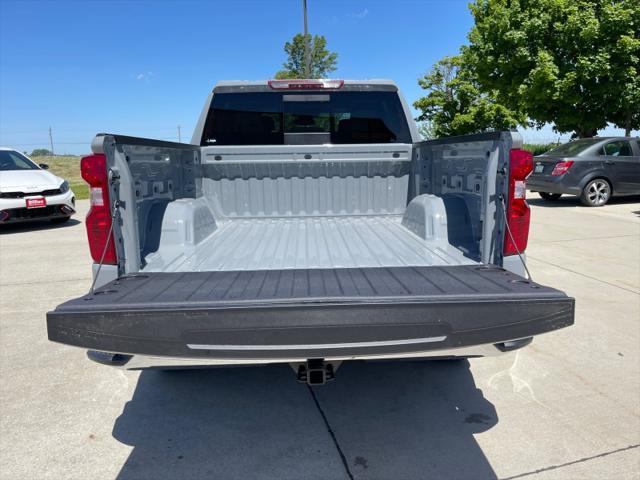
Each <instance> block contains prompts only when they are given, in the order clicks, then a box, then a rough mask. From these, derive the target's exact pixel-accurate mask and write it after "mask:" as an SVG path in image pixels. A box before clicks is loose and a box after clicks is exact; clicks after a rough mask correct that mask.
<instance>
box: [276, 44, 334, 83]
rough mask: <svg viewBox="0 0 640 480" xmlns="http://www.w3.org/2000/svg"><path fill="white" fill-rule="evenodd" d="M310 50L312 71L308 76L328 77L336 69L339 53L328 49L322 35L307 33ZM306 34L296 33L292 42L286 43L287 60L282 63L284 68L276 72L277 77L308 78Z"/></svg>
mask: <svg viewBox="0 0 640 480" xmlns="http://www.w3.org/2000/svg"><path fill="white" fill-rule="evenodd" d="M307 39H308V41H309V51H310V57H311V62H310V72H309V76H308V78H326V77H327V75H328V74H329V73H331V72H333V71H335V69H336V65H337V63H338V54H337V53H334V52H330V51H329V50H327V40H326V39H325V38H324V36H322V35H313V36H311V35H307ZM304 46H305V36H304V35H303V34H301V33H298V34H296V35H295V36H294V37H293V40H292V41H291V42H287V43H285V44H284V51H285V53H286V54H287V61H286V62H284V63H283V64H282V70H279V71H278V72H277V73H276V78H282V79H286V78H307V75H305V56H304V51H305V50H304Z"/></svg>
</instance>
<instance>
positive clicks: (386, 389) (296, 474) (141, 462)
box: [113, 361, 498, 480]
mask: <svg viewBox="0 0 640 480" xmlns="http://www.w3.org/2000/svg"><path fill="white" fill-rule="evenodd" d="M314 397H315V398H314ZM316 400H317V404H316ZM318 407H319V408H318ZM323 415H324V416H325V417H326V419H327V422H328V424H329V428H330V430H329V429H328V428H327V425H326V424H325V422H324V420H323ZM497 422H498V419H497V415H496V412H495V409H494V407H493V405H492V404H491V403H489V402H488V401H487V400H486V399H485V398H484V397H483V395H482V391H481V390H479V389H477V388H476V386H475V383H474V380H473V377H472V375H471V372H470V370H469V364H468V362H466V361H461V362H452V363H451V362H393V363H376V364H374V363H352V364H348V365H345V366H343V367H342V368H341V369H340V370H339V371H338V376H337V379H336V381H335V382H333V383H331V384H329V385H326V386H323V387H314V388H313V389H312V390H311V389H310V388H309V387H307V386H305V385H301V384H298V383H296V381H295V379H294V376H293V372H292V371H291V370H290V369H289V367H288V366H268V367H257V368H238V369H214V370H195V371H177V372H158V371H151V370H149V371H143V372H142V373H141V375H140V377H139V381H138V385H137V388H136V390H135V393H134V395H133V398H132V399H131V401H130V402H128V403H127V405H126V406H125V408H124V411H123V412H122V414H121V415H120V417H119V418H118V419H117V421H116V423H115V426H114V428H113V436H114V437H115V438H116V439H117V440H119V441H121V442H123V443H125V444H128V445H131V446H133V447H134V448H133V450H132V451H131V453H130V455H129V458H128V459H127V461H126V462H125V464H124V465H123V467H122V469H121V471H120V473H119V475H118V479H120V480H128V479H147V478H154V479H163V478H167V479H169V478H180V479H200V478H225V479H236V478H238V479H245V478H274V479H288V478H291V479H294V478H295V479H297V478H302V477H304V478H318V479H325V480H326V479H334V478H347V474H346V469H345V466H344V465H343V461H342V460H341V458H340V455H339V453H338V450H337V448H336V445H335V444H334V442H333V440H332V435H335V438H336V441H337V443H338V445H339V446H340V449H341V452H342V454H343V455H344V462H346V464H347V465H348V468H349V470H350V472H351V474H352V475H353V476H354V477H355V478H394V479H403V478H406V479H415V478H457V479H464V478H470V479H491V478H496V475H495V473H494V471H493V469H492V468H491V466H490V464H489V462H488V461H487V459H486V458H485V456H484V454H483V453H482V450H481V449H480V447H479V446H478V444H477V442H476V441H475V439H474V437H473V434H474V433H478V432H480V431H483V430H487V429H489V428H491V427H492V426H494V425H495V424H496V423H497Z"/></svg>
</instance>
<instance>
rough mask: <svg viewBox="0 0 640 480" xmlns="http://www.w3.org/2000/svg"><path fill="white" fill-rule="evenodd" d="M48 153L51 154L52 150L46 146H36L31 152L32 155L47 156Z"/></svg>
mask: <svg viewBox="0 0 640 480" xmlns="http://www.w3.org/2000/svg"><path fill="white" fill-rule="evenodd" d="M47 155H51V151H49V150H47V149H46V148H36V149H35V150H33V151H32V152H31V155H30V156H31V157H45V156H47Z"/></svg>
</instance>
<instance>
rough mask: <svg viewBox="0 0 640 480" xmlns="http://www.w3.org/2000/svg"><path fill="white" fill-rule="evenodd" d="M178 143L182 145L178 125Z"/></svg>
mask: <svg viewBox="0 0 640 480" xmlns="http://www.w3.org/2000/svg"><path fill="white" fill-rule="evenodd" d="M178 143H182V139H181V138H180V125H178Z"/></svg>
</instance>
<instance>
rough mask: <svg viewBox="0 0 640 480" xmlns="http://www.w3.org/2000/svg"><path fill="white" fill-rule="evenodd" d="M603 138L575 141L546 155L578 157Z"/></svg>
mask: <svg viewBox="0 0 640 480" xmlns="http://www.w3.org/2000/svg"><path fill="white" fill-rule="evenodd" d="M601 141H602V139H601V138H585V139H583V140H575V141H573V142H569V143H565V144H564V145H560V146H559V147H556V148H554V149H553V150H550V151H548V152H547V153H546V155H577V154H578V153H580V152H582V151H584V150H586V149H587V148H589V147H590V146H592V145H595V144H596V143H598V142H601Z"/></svg>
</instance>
